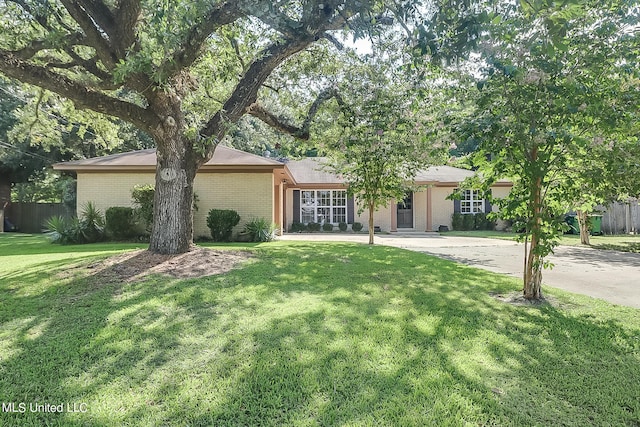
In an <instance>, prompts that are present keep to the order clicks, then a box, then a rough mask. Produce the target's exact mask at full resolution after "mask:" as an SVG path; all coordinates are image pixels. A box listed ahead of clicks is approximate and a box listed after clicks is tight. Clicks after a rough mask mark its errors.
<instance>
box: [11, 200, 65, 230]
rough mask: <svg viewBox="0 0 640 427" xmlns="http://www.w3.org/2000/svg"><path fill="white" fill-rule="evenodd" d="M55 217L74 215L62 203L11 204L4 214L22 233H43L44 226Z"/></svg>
mask: <svg viewBox="0 0 640 427" xmlns="http://www.w3.org/2000/svg"><path fill="white" fill-rule="evenodd" d="M54 215H62V216H65V217H69V216H72V215H73V213H70V212H68V210H67V209H66V208H65V207H64V205H63V204H62V203H11V204H10V205H9V206H8V207H7V209H6V210H5V212H4V216H5V218H7V219H8V220H9V221H10V222H11V223H12V224H13V225H14V226H16V227H17V228H18V231H20V232H22V233H42V229H43V224H44V223H45V222H46V221H47V219H49V218H51V217H52V216H54ZM5 231H6V230H5Z"/></svg>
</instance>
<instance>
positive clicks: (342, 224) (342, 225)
mask: <svg viewBox="0 0 640 427" xmlns="http://www.w3.org/2000/svg"><path fill="white" fill-rule="evenodd" d="M338 228H339V229H340V231H347V223H346V222H340V223H338Z"/></svg>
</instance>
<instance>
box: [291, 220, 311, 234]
mask: <svg viewBox="0 0 640 427" xmlns="http://www.w3.org/2000/svg"><path fill="white" fill-rule="evenodd" d="M303 231H307V226H306V225H304V224H303V223H301V222H298V221H294V222H293V223H292V224H291V227H289V233H301V232H303Z"/></svg>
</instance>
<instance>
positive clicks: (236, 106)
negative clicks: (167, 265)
mask: <svg viewBox="0 0 640 427" xmlns="http://www.w3.org/2000/svg"><path fill="white" fill-rule="evenodd" d="M421 3H422V2H421V1H419V0H415V1H402V2H397V1H392V2H385V1H383V0H376V1H367V2H362V1H358V0H331V1H327V0H313V1H293V0H290V1H278V2H271V1H254V0H234V1H224V0H219V1H213V2H212V1H193V0H190V1H173V2H165V1H156V0H119V1H106V0H104V1H98V0H91V1H89V0H78V1H71V0H58V1H47V2H41V1H28V0H19V1H18V0H14V1H10V0H3V1H1V2H0V34H1V36H0V71H1V72H2V73H4V74H5V75H6V76H9V77H11V78H14V79H17V80H20V81H22V82H25V83H29V84H32V85H35V86H38V87H41V88H44V89H47V90H49V91H52V92H55V93H57V94H59V95H61V96H63V97H64V98H66V99H68V100H70V101H72V102H73V103H74V105H75V107H76V108H77V109H80V110H82V109H88V110H92V111H95V112H98V113H102V114H106V115H110V116H114V117H117V118H119V119H121V120H123V121H125V122H128V123H132V124H133V125H135V126H136V127H137V128H139V129H141V130H143V131H145V132H146V133H147V134H149V135H150V136H151V137H152V138H153V140H154V141H155V144H156V147H157V158H158V167H157V174H156V193H155V194H156V199H155V202H154V206H155V213H154V218H155V221H154V229H153V231H152V237H151V244H150V250H152V251H155V252H162V253H176V252H183V251H186V250H188V249H189V247H190V245H191V242H192V240H193V220H192V211H191V200H192V192H193V179H194V177H195V173H196V171H197V170H198V168H199V167H200V165H202V164H203V163H205V162H206V161H207V160H208V159H209V158H211V156H212V155H213V152H214V150H215V147H216V146H217V144H218V143H219V142H220V141H221V140H222V139H223V137H224V136H225V135H226V134H227V133H228V132H229V131H230V130H231V129H232V128H233V127H234V126H235V124H236V123H237V122H238V120H239V119H240V118H241V117H242V116H243V115H245V114H251V115H253V116H255V117H257V118H259V119H260V120H263V121H264V122H265V123H267V124H268V125H270V126H272V127H275V128H277V129H278V130H280V131H285V132H287V133H290V134H292V135H294V136H295V137H297V138H301V139H306V138H308V136H309V132H308V128H309V124H310V122H311V121H310V120H308V117H307V118H305V120H303V122H302V124H300V125H298V126H291V125H289V124H287V123H285V122H284V121H283V120H281V118H280V117H278V116H277V115H276V114H274V113H272V112H271V111H269V109H267V108H266V106H265V105H264V104H261V103H259V102H258V101H259V98H260V94H261V93H262V92H263V91H264V90H268V89H265V88H266V87H268V86H269V85H270V84H269V82H268V80H269V79H270V77H271V76H272V74H273V73H274V71H275V70H277V69H278V67H280V66H281V65H283V64H285V63H286V62H287V61H288V60H289V58H292V57H293V56H294V55H296V54H298V53H300V52H302V51H304V50H305V49H307V48H308V47H309V46H311V45H313V44H315V43H317V42H318V41H322V40H325V42H326V43H332V44H334V45H337V44H339V41H338V40H337V37H336V32H338V31H345V30H348V31H349V32H350V33H351V34H352V35H353V36H355V37H361V36H363V35H365V34H375V33H376V32H378V31H379V28H380V27H381V26H384V25H386V24H389V23H390V22H391V21H393V20H394V18H393V17H396V18H397V19H402V21H403V22H412V23H413V24H412V28H415V31H416V34H418V36H416V39H417V40H419V42H420V44H421V45H422V46H423V48H424V51H425V52H429V53H431V54H433V55H434V56H435V53H436V50H437V49H441V50H443V51H444V50H446V49H448V47H449V45H450V44H452V43H453V41H454V40H455V41H456V42H457V41H458V40H463V39H464V40H469V39H473V38H474V37H475V33H476V30H477V29H476V27H474V25H473V22H474V16H475V15H474V14H473V13H466V12H465V11H466V10H469V8H470V6H471V5H470V4H469V2H468V1H464V0H460V1H457V0H450V1H447V2H445V3H446V4H443V5H437V7H436V5H431V6H432V7H428V8H426V7H424V5H422V4H421ZM416 15H418V18H415V19H414V18H413V16H416ZM412 20H413V21H412ZM16 23H19V25H16ZM407 28H409V27H407ZM426 29H428V31H427V30H426ZM453 44H454V45H455V43H453ZM463 46H466V44H465V43H463ZM292 80H293V81H295V78H293V79H292ZM290 81H291V80H290ZM312 105H313V104H312ZM311 111H313V110H311Z"/></svg>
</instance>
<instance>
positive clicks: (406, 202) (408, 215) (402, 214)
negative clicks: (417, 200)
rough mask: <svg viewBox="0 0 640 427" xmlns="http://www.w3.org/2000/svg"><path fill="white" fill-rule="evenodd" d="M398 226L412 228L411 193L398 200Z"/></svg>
mask: <svg viewBox="0 0 640 427" xmlns="http://www.w3.org/2000/svg"><path fill="white" fill-rule="evenodd" d="M398 228H413V193H407V195H406V196H405V197H404V199H403V200H401V201H399V202H398Z"/></svg>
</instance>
